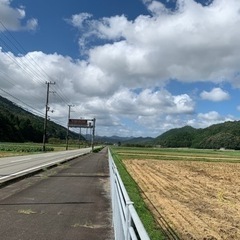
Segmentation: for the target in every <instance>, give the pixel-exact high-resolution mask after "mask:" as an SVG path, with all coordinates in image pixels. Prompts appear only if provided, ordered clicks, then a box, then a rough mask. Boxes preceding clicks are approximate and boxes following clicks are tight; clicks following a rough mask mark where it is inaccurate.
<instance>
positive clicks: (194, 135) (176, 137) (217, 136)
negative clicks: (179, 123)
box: [153, 121, 240, 150]
mask: <svg viewBox="0 0 240 240" xmlns="http://www.w3.org/2000/svg"><path fill="white" fill-rule="evenodd" d="M153 143H154V144H155V145H160V146H162V147H192V148H205V149H219V148H226V149H236V150H238V149H240V121H234V122H230V121H229V122H224V123H219V124H214V125H212V126H209V127H207V128H204V129H195V128H193V127H190V126H185V127H182V128H176V129H171V130H169V131H167V132H165V133H163V134H161V135H160V136H158V137H157V138H156V139H154V141H153Z"/></svg>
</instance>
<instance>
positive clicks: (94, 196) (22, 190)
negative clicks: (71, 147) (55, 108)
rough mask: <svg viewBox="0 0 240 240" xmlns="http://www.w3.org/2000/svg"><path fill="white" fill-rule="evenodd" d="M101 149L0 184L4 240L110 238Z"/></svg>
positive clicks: (105, 170) (0, 221) (0, 230)
mask: <svg viewBox="0 0 240 240" xmlns="http://www.w3.org/2000/svg"><path fill="white" fill-rule="evenodd" d="M109 191H110V189H109V169H108V160H107V149H103V150H102V151H101V152H99V153H90V154H87V155H84V156H80V157H78V158H76V159H74V160H71V161H69V162H66V163H64V164H61V165H58V166H56V167H54V168H51V169H48V170H46V171H43V172H41V173H37V174H36V175H34V176H31V177H28V178H25V179H22V180H20V181H17V182H14V183H11V184H8V185H6V186H2V187H1V189H0V236H1V239H4V240H49V239H51V240H63V239H64V240H87V239H89V240H90V239H91V240H95V239H96V240H110V239H113V233H112V221H111V219H112V216H111V200H110V194H109Z"/></svg>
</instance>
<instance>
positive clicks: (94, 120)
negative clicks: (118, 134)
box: [92, 118, 96, 152]
mask: <svg viewBox="0 0 240 240" xmlns="http://www.w3.org/2000/svg"><path fill="white" fill-rule="evenodd" d="M95 124H96V118H94V119H93V127H92V152H93V150H94V135H95Z"/></svg>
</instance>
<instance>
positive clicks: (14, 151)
mask: <svg viewBox="0 0 240 240" xmlns="http://www.w3.org/2000/svg"><path fill="white" fill-rule="evenodd" d="M84 147H89V146H88V145H86V144H85V143H81V144H80V145H79V144H78V143H74V142H72V143H70V144H69V145H68V149H69V150H74V149H79V148H84ZM45 150H46V152H51V151H64V150H66V144H64V143H62V144H57V143H55V144H53V143H51V144H50V143H48V144H46V148H45ZM41 152H42V143H10V142H4V143H0V157H8V156H17V155H26V154H34V153H41Z"/></svg>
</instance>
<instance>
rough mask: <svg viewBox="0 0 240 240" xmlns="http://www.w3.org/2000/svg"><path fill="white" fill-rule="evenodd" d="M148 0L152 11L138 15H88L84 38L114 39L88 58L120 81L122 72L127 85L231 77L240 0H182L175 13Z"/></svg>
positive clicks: (237, 55)
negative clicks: (198, 0)
mask: <svg viewBox="0 0 240 240" xmlns="http://www.w3.org/2000/svg"><path fill="white" fill-rule="evenodd" d="M145 2H146V3H147V6H148V8H149V9H151V12H154V14H153V15H140V16H139V17H137V18H136V19H135V20H128V19H127V17H126V16H113V17H109V18H102V19H99V20H95V19H92V20H90V19H88V21H87V29H88V34H87V32H85V35H84V36H82V35H81V37H84V38H86V37H87V36H91V37H92V35H94V36H95V37H98V38H99V39H105V40H108V41H110V42H109V44H106V45H102V46H98V47H96V48H91V51H90V52H89V59H90V62H93V63H94V64H97V65H99V66H100V67H101V69H102V70H103V71H104V72H105V73H106V74H108V75H114V77H115V79H116V81H119V79H120V78H121V77H122V75H124V76H125V77H126V78H127V79H128V83H127V84H129V85H138V83H139V81H140V82H141V83H142V82H143V81H146V79H147V82H148V84H151V85H158V84H161V82H162V83H165V81H166V80H168V79H178V80H180V81H184V82H195V81H212V82H215V83H219V82H221V81H229V82H231V81H232V78H233V76H235V75H236V72H238V64H237V63H238V62H239V60H240V50H239V49H240V29H239V28H238V26H239V23H240V15H239V13H238V9H239V8H240V2H239V1H237V0H215V1H213V3H212V4H210V5H208V6H203V5H201V4H199V3H196V2H195V1H193V0H181V1H180V0H179V1H177V6H178V7H177V8H176V9H175V10H174V11H171V12H170V10H169V9H166V8H165V7H164V5H163V4H161V3H159V2H157V1H145ZM157 13H158V14H157ZM82 24H83V23H82V21H81V23H80V25H82ZM75 26H76V25H75ZM85 30H86V29H85ZM111 41H114V42H111ZM80 42H81V43H82V41H80ZM110 53H113V54H111V56H109V55H110ZM99 55H100V56H101V57H100V58H99ZM109 57H111V58H110V61H107V59H109ZM113 66H115V69H116V68H118V69H119V71H118V72H116V71H115V69H114V68H113ZM143 79H144V80H143Z"/></svg>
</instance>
